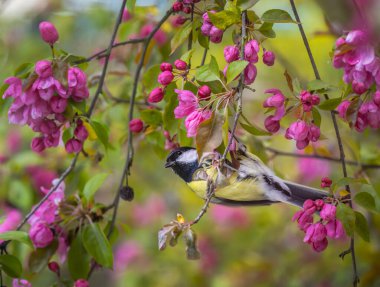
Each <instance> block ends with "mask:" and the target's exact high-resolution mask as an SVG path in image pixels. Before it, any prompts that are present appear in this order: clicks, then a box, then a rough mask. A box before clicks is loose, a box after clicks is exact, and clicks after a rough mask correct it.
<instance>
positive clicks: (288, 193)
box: [263, 174, 292, 196]
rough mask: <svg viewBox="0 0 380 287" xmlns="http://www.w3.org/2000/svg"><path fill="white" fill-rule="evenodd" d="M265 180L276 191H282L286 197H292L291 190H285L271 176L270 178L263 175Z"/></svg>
mask: <svg viewBox="0 0 380 287" xmlns="http://www.w3.org/2000/svg"><path fill="white" fill-rule="evenodd" d="M263 179H264V180H265V182H266V183H267V184H268V185H269V186H271V187H273V188H274V189H276V190H278V191H281V192H282V193H283V194H284V195H286V196H291V195H292V194H291V193H290V192H289V190H286V189H284V188H283V187H282V186H281V184H279V183H278V182H277V181H275V180H273V178H272V177H271V176H268V175H266V174H263Z"/></svg>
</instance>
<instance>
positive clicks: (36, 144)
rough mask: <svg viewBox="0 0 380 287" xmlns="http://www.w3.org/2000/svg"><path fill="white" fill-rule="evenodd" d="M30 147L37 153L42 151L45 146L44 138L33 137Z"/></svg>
mask: <svg viewBox="0 0 380 287" xmlns="http://www.w3.org/2000/svg"><path fill="white" fill-rule="evenodd" d="M30 147H31V149H32V150H33V151H34V152H38V153H40V152H43V151H44V150H45V148H46V147H45V144H44V138H43V137H36V138H33V139H32V143H31V145H30Z"/></svg>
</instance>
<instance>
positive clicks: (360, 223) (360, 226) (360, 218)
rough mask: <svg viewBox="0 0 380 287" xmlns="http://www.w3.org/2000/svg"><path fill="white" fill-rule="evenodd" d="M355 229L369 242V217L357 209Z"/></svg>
mask: <svg viewBox="0 0 380 287" xmlns="http://www.w3.org/2000/svg"><path fill="white" fill-rule="evenodd" d="M355 231H356V233H357V234H359V235H360V237H361V238H363V240H364V241H367V242H369V240H370V238H369V237H370V233H369V227H368V222H367V219H366V218H365V217H364V215H363V214H361V213H360V212H358V211H355Z"/></svg>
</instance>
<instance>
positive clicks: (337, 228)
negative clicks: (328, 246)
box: [326, 219, 346, 239]
mask: <svg viewBox="0 0 380 287" xmlns="http://www.w3.org/2000/svg"><path fill="white" fill-rule="evenodd" d="M326 230H327V236H328V237H330V238H335V239H339V238H343V237H345V235H346V233H345V231H344V228H343V225H342V222H340V220H338V219H336V220H331V221H329V222H327V224H326Z"/></svg>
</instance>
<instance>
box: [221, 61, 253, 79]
mask: <svg viewBox="0 0 380 287" xmlns="http://www.w3.org/2000/svg"><path fill="white" fill-rule="evenodd" d="M247 65H248V62H247V61H243V60H241V61H234V62H232V63H230V64H229V65H228V68H227V72H226V78H227V84H229V83H231V82H232V81H233V80H235V78H236V77H237V76H238V75H240V74H241V73H242V72H243V71H244V69H245V67H247Z"/></svg>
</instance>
